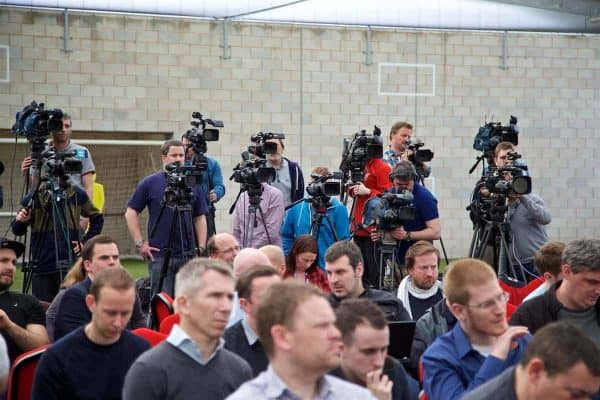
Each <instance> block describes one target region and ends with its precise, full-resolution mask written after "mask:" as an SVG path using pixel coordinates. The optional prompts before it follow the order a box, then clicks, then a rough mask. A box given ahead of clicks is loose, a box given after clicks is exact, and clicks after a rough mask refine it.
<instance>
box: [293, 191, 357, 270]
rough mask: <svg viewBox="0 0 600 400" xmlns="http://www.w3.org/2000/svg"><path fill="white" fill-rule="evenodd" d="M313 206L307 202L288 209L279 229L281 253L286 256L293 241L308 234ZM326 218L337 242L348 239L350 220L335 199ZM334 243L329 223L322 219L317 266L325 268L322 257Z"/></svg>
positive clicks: (346, 212)
mask: <svg viewBox="0 0 600 400" xmlns="http://www.w3.org/2000/svg"><path fill="white" fill-rule="evenodd" d="M312 210H313V206H312V205H311V203H310V202H308V201H303V202H301V203H298V204H296V205H295V206H294V207H292V208H290V209H289V210H288V212H287V213H286V215H285V218H284V219H283V226H282V227H281V242H282V246H281V247H282V248H283V252H284V253H285V255H286V256H287V255H288V253H289V252H290V249H291V248H292V244H293V243H294V240H295V239H296V238H297V237H298V236H300V235H305V234H308V233H310V224H311V219H312V218H311V217H312ZM326 215H327V216H329V219H330V220H331V223H332V224H333V226H334V228H335V232H336V234H337V236H338V240H346V239H349V238H350V220H349V219H348V210H347V209H346V207H345V206H344V205H343V204H342V203H341V202H340V201H339V200H338V199H337V198H335V197H332V198H331V206H330V207H329V208H328V209H327V214H326ZM333 243H335V237H334V235H333V232H332V231H331V228H330V227H329V223H328V222H327V220H326V219H325V217H323V221H322V222H321V228H320V230H319V240H318V244H319V259H318V261H319V266H320V267H321V268H325V259H324V255H325V252H326V251H327V248H329V246H331V245H332V244H333Z"/></svg>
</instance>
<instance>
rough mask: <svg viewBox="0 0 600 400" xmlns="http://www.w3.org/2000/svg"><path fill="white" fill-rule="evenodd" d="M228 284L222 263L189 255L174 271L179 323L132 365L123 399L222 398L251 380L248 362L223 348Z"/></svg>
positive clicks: (229, 299)
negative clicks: (177, 270)
mask: <svg viewBox="0 0 600 400" xmlns="http://www.w3.org/2000/svg"><path fill="white" fill-rule="evenodd" d="M233 285H234V279H233V274H232V272H231V268H230V267H229V266H228V265H227V264H225V263H224V262H223V261H219V260H211V259H208V258H195V259H193V260H191V261H189V262H188V263H187V264H185V265H184V266H183V267H182V268H181V269H180V270H179V272H178V273H177V276H176V278H175V302H174V306H175V311H176V312H177V313H178V314H179V316H180V322H179V324H175V325H174V326H173V329H172V330H171V333H170V334H169V337H168V338H167V340H165V341H164V342H162V343H161V344H159V345H158V346H156V347H154V348H152V349H151V350H148V351H147V352H145V353H144V354H142V355H141V356H140V357H139V358H138V359H137V360H136V361H135V362H134V363H133V365H132V366H131V368H130V369H129V372H127V376H126V377H125V385H124V387H123V400H134V399H135V400H138V399H144V400H158V399H169V400H184V399H195V398H202V399H203V400H222V399H224V398H225V397H227V396H228V395H229V394H230V393H232V392H233V391H234V390H235V389H236V388H238V387H239V386H240V385H241V384H242V383H243V382H245V381H247V380H249V379H251V378H252V369H251V368H250V366H249V365H248V363H247V362H246V361H244V360H243V359H242V358H240V357H239V356H237V355H236V354H233V353H232V352H230V351H229V350H227V349H224V348H223V345H224V343H223V340H222V336H223V332H224V331H225V325H226V324H227V319H228V318H229V313H230V312H231V303H232V300H233Z"/></svg>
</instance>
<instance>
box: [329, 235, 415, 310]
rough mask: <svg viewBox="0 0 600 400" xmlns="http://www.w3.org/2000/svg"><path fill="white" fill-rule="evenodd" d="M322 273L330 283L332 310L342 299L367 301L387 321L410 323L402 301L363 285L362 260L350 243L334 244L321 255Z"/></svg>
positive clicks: (356, 249)
mask: <svg viewBox="0 0 600 400" xmlns="http://www.w3.org/2000/svg"><path fill="white" fill-rule="evenodd" d="M325 270H326V271H327V276H328V278H329V283H330V284H331V294H330V295H329V297H328V299H329V302H330V304H331V306H332V307H333V308H336V307H337V306H338V305H339V304H340V302H342V301H343V300H345V299H357V298H361V299H369V300H371V301H372V302H374V303H375V304H377V305H378V306H379V307H380V308H381V310H382V311H383V312H384V313H385V316H386V318H387V319H388V320H389V321H410V316H409V315H408V312H407V311H406V309H405V308H404V306H403V305H402V302H401V301H400V300H399V299H398V298H396V296H394V295H393V294H391V293H389V292H385V291H383V290H377V289H371V288H367V289H365V287H364V286H363V279H362V276H363V273H364V268H363V258H362V253H361V251H360V248H359V247H358V246H357V245H356V244H355V243H354V242H351V241H348V240H344V241H341V242H337V243H334V244H333V245H332V246H331V247H329V249H327V252H326V253H325Z"/></svg>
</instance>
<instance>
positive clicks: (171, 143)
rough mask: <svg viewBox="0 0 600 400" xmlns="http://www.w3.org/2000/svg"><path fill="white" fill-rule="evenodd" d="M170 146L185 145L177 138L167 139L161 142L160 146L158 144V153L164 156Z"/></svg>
mask: <svg viewBox="0 0 600 400" xmlns="http://www.w3.org/2000/svg"><path fill="white" fill-rule="evenodd" d="M171 147H185V146H184V145H183V142H182V141H181V140H179V139H171V140H167V141H166V142H164V143H163V144H162V146H160V154H162V155H163V156H166V155H167V154H169V150H170V149H171Z"/></svg>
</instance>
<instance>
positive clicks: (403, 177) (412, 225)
mask: <svg viewBox="0 0 600 400" xmlns="http://www.w3.org/2000/svg"><path fill="white" fill-rule="evenodd" d="M416 178H417V171H416V169H415V167H414V165H413V164H412V163H411V162H410V161H408V160H401V161H399V162H398V163H397V164H396V165H395V166H394V169H393V170H392V173H391V174H390V175H389V180H390V181H391V182H392V183H393V186H394V187H393V189H392V191H391V192H392V193H401V192H403V191H409V192H411V193H412V195H413V205H414V208H415V218H414V219H413V220H410V221H407V222H406V223H405V224H404V226H401V227H398V228H395V229H393V230H391V231H387V233H389V234H390V236H391V237H392V238H394V239H395V240H397V241H399V242H400V243H398V250H397V252H396V261H397V263H398V265H399V266H403V265H404V255H405V254H406V251H407V250H408V248H409V247H410V246H411V245H412V244H413V243H415V242H416V241H419V240H428V241H432V240H437V239H439V238H440V237H441V233H442V227H441V224H440V218H439V213H438V208H437V199H436V198H435V197H434V196H433V194H432V193H431V192H430V191H429V190H428V189H427V188H426V187H424V186H422V185H421V184H419V183H417V182H416V181H415V179H416ZM380 239H381V233H380V232H378V231H372V232H371V240H373V241H374V242H377V241H379V240H380Z"/></svg>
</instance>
